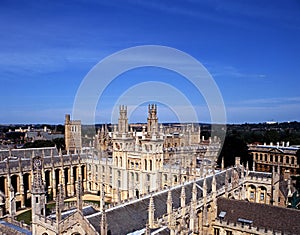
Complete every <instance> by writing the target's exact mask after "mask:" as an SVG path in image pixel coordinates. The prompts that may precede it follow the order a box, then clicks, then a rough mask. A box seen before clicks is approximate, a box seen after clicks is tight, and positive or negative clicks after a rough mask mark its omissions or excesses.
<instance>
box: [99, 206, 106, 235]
mask: <svg viewBox="0 0 300 235" xmlns="http://www.w3.org/2000/svg"><path fill="white" fill-rule="evenodd" d="M100 235H107V219H106V212H105V209H104V210H103V211H102V214H101V220H100Z"/></svg>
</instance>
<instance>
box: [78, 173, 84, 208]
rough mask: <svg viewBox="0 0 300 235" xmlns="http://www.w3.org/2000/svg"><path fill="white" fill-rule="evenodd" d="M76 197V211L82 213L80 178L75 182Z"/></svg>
mask: <svg viewBox="0 0 300 235" xmlns="http://www.w3.org/2000/svg"><path fill="white" fill-rule="evenodd" d="M76 191H77V192H76V197H77V209H78V210H79V211H82V204H83V203H82V182H81V179H80V177H79V178H78V181H77V189H76Z"/></svg>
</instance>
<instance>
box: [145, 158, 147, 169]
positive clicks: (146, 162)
mask: <svg viewBox="0 0 300 235" xmlns="http://www.w3.org/2000/svg"><path fill="white" fill-rule="evenodd" d="M146 170H147V159H145V171H146Z"/></svg>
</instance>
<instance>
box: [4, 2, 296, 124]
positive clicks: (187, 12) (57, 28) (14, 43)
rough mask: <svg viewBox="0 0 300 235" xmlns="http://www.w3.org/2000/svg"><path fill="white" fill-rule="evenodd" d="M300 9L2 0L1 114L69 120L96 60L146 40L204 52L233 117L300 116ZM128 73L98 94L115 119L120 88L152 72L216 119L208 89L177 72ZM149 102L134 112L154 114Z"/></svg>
mask: <svg viewBox="0 0 300 235" xmlns="http://www.w3.org/2000/svg"><path fill="white" fill-rule="evenodd" d="M299 12H300V2H299V1H296V0H295V1H292V0H291V1H268V0H259V1H255V0H254V1H252V0H249V1H217V0H215V1H210V0H203V1H197V0H186V1H177V0H175V1H170V0H169V1H159V0H154V1H142V0H140V1H139V0H117V1H110V2H108V1H96V0H88V1H84V0H77V1H76V0H75V1H46V0H45V1H43V0H40V1H30V0H26V1H14V0H8V1H6V0H2V1H1V2H0V84H1V88H2V89H1V93H0V98H1V102H0V110H1V112H0V123H3V124H5V123H63V121H64V114H65V113H72V107H73V101H74V98H75V95H76V92H77V89H78V87H79V85H80V83H81V81H82V80H83V78H84V77H85V76H86V74H87V73H88V72H89V71H90V70H91V69H92V68H93V66H94V65H95V64H97V63H98V62H99V61H101V60H102V59H104V58H105V57H107V56H109V55H111V54H112V53H115V52H117V51H119V50H122V49H125V48H128V47H134V46H141V45H148V44H150V45H163V46H168V47H173V48H176V49H178V50H181V51H184V52H186V53H188V54H190V55H191V56H193V57H194V58H196V59H197V60H199V61H200V62H201V63H202V64H203V65H204V66H205V67H206V68H207V69H208V71H209V72H210V73H211V75H212V76H213V78H214V80H215V82H216V84H217V85H218V87H219V89H220V91H221V94H222V95H223V99H224V103H225V107H226V113H227V121H228V122H229V123H245V122H265V121H271V120H273V121H279V122H282V121H294V120H296V121H300V120H299V117H300V93H299V82H298V81H299V75H300V69H299V68H300V14H299ZM122 76H123V77H125V78H126V79H122V78H121V77H122ZM122 76H121V77H120V78H116V80H114V81H113V83H112V84H111V86H109V87H108V88H107V91H106V92H104V94H103V97H102V98H101V99H100V100H99V105H98V109H97V114H96V121H97V122H109V121H110V120H111V118H110V115H111V110H112V106H113V105H114V103H115V102H116V100H117V99H118V97H119V96H120V95H121V94H122V93H124V92H125V91H126V90H128V89H129V88H130V87H131V86H133V85H135V84H138V83H140V82H145V81H162V82H165V83H171V84H172V85H174V86H175V87H177V89H179V90H181V91H182V93H184V94H185V95H186V96H187V98H188V99H189V100H190V102H191V103H192V104H193V105H194V106H195V109H196V111H197V114H198V116H199V120H200V121H203V122H209V121H210V118H209V113H208V109H207V107H206V106H205V105H206V104H205V102H204V101H203V98H201V97H200V96H199V95H196V94H195V93H194V91H193V88H192V87H191V86H190V84H188V83H186V81H184V78H179V77H178V76H179V75H176V74H174V73H172V72H170V71H165V70H163V69H155V68H145V69H137V70H134V71H129V72H127V73H125V74H124V75H122ZM159 95H160V94H155V96H159ZM149 101H151V100H149ZM145 103H147V102H145ZM145 111H146V109H145V108H143V107H141V108H140V109H137V110H136V111H135V112H134V115H133V116H131V117H130V121H132V122H143V121H146V113H145ZM158 111H159V117H160V121H176V114H175V115H174V114H172V112H171V111H170V109H168V108H167V107H164V106H162V107H161V108H160V107H159V110H158Z"/></svg>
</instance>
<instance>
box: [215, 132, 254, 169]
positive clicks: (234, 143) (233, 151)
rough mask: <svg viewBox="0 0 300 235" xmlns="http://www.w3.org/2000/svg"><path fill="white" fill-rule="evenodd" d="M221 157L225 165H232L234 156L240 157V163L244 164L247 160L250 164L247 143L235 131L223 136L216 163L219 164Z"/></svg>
mask: <svg viewBox="0 0 300 235" xmlns="http://www.w3.org/2000/svg"><path fill="white" fill-rule="evenodd" d="M223 157H224V165H225V167H227V166H232V165H234V164H235V158H236V157H240V158H241V163H242V164H246V162H247V161H248V162H249V165H250V164H251V159H250V155H249V154H248V146H247V143H246V142H245V141H244V140H243V139H242V138H241V136H240V135H239V134H237V133H234V134H230V135H227V136H226V137H225V141H224V145H223V148H222V150H221V152H220V154H219V158H218V165H221V162H222V158H223Z"/></svg>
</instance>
